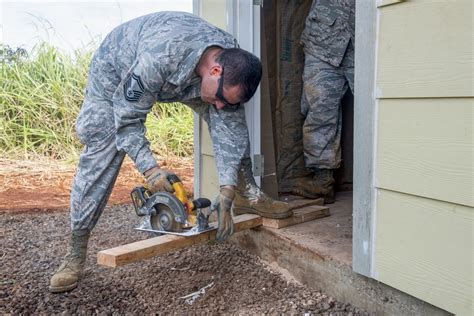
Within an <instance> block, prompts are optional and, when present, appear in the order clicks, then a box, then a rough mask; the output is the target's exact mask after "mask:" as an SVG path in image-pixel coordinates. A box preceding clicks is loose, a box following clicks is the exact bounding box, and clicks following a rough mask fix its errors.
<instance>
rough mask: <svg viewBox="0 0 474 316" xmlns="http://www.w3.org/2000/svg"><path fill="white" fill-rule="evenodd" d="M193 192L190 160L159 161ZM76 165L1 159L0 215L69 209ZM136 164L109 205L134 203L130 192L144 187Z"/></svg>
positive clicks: (128, 164)
mask: <svg viewBox="0 0 474 316" xmlns="http://www.w3.org/2000/svg"><path fill="white" fill-rule="evenodd" d="M160 162H161V166H162V167H163V168H169V169H172V170H173V171H174V172H175V173H176V174H177V175H178V176H179V177H180V178H181V181H183V184H184V187H185V189H186V191H187V192H188V193H190V194H192V192H193V179H194V174H193V173H194V165H193V161H192V160H191V159H182V158H181V159H160ZM74 173H75V165H74V164H66V163H61V162H57V161H18V160H6V159H0V212H23V211H34V212H41V211H48V212H49V211H52V210H65V209H67V208H68V207H69V195H70V190H71V183H72V180H73V177H74ZM143 181H144V179H143V177H142V176H141V175H140V173H139V172H138V171H137V170H136V168H135V166H134V164H133V162H132V161H131V160H129V159H126V160H125V162H124V164H123V165H122V169H121V170H120V174H119V177H118V179H117V182H116V184H115V187H114V190H113V191H112V195H111V197H110V200H109V205H115V204H124V203H131V200H130V191H131V190H132V189H133V188H134V187H136V186H139V185H142V184H143Z"/></svg>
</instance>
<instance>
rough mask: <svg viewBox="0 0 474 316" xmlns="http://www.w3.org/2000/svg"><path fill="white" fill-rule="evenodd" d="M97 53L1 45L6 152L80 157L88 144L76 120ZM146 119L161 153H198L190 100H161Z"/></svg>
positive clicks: (0, 118)
mask: <svg viewBox="0 0 474 316" xmlns="http://www.w3.org/2000/svg"><path fill="white" fill-rule="evenodd" d="M91 57H92V51H88V52H85V53H84V52H76V53H75V54H74V56H69V55H67V54H64V53H63V52H61V51H59V50H58V49H56V48H54V47H52V46H50V45H47V44H42V45H40V46H38V47H37V48H36V49H34V50H33V52H32V53H31V55H30V56H27V55H26V52H25V51H23V50H18V49H17V50H13V49H11V48H9V47H6V46H0V156H3V157H9V158H22V159H32V158H36V157H38V156H40V157H41V156H44V157H48V158H55V159H62V160H76V159H77V157H78V155H79V153H80V151H81V150H82V145H81V144H80V143H79V141H78V139H77V137H76V136H75V130H74V126H75V121H76V118H77V115H78V113H79V110H80V107H81V105H82V101H83V92H84V89H85V86H86V82H87V74H88V67H89V64H90V61H91ZM146 125H147V129H148V134H147V135H148V138H149V140H150V141H151V143H152V149H153V150H154V151H155V152H157V153H158V154H160V155H164V156H165V155H175V156H189V155H191V154H192V150H193V149H192V148H193V115H192V111H191V110H189V109H187V108H186V107H185V106H184V105H182V104H179V103H170V104H157V106H155V108H154V110H153V112H152V113H151V114H150V115H149V116H148V120H147V124H146Z"/></svg>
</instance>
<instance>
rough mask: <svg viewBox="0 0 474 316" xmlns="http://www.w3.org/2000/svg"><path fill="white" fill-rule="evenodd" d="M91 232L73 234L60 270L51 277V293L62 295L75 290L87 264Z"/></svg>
mask: <svg viewBox="0 0 474 316" xmlns="http://www.w3.org/2000/svg"><path fill="white" fill-rule="evenodd" d="M89 236H90V234H89V232H87V231H77V232H73V233H72V236H71V241H70V244H69V251H68V253H67V254H66V256H65V257H64V259H63V262H62V264H61V266H60V267H59V269H58V270H57V271H56V273H54V275H53V276H52V277H51V280H50V283H49V291H50V292H52V293H61V292H66V291H70V290H72V289H74V288H75V287H76V286H77V283H78V281H79V279H80V277H81V274H82V271H83V270H84V265H85V262H86V254H87V242H88V241H89Z"/></svg>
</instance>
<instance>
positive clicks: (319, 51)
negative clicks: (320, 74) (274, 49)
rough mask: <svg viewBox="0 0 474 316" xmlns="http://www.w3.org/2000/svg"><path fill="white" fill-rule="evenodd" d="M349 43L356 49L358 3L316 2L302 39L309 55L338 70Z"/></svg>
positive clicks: (345, 1)
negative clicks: (356, 7) (356, 4)
mask: <svg viewBox="0 0 474 316" xmlns="http://www.w3.org/2000/svg"><path fill="white" fill-rule="evenodd" d="M349 41H351V42H352V44H353V45H354V46H355V0H313V4H312V6H311V9H310V12H309V14H308V17H307V18H306V25H305V29H304V31H303V33H302V35H301V42H302V43H303V45H304V50H305V54H312V55H314V56H315V57H318V58H320V59H321V60H323V61H325V62H328V63H330V64H331V65H333V66H336V67H337V66H339V65H340V64H341V62H342V59H343V57H344V54H345V52H346V48H347V46H348V44H349Z"/></svg>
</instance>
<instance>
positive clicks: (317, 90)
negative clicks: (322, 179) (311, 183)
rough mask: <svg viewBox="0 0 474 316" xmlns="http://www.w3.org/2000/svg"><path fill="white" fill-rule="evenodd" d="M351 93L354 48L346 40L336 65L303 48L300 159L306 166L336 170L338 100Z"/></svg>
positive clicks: (339, 134)
mask: <svg viewBox="0 0 474 316" xmlns="http://www.w3.org/2000/svg"><path fill="white" fill-rule="evenodd" d="M348 88H350V89H351V91H352V92H354V47H353V45H352V43H350V44H349V45H348V47H347V50H346V53H345V55H344V58H343V60H342V63H341V65H339V67H335V66H333V65H331V64H329V63H326V62H324V61H322V60H320V59H319V58H317V57H315V56H313V55H312V54H311V52H306V51H305V65H304V71H303V93H302V97H301V113H302V114H303V115H304V116H305V120H304V123H303V146H304V160H305V165H306V168H308V169H336V168H338V167H339V165H340V163H341V130H342V125H341V123H342V108H341V99H342V97H343V96H344V94H345V93H346V91H347V89H348Z"/></svg>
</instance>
